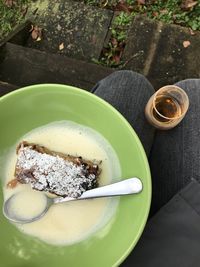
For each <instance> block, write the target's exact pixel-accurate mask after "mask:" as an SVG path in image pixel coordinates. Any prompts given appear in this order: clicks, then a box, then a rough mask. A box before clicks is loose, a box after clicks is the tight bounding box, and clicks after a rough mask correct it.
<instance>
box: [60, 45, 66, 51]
mask: <svg viewBox="0 0 200 267" xmlns="http://www.w3.org/2000/svg"><path fill="white" fill-rule="evenodd" d="M64 47H65V46H64V43H61V44H60V45H59V50H60V51H61V50H63V49H64Z"/></svg>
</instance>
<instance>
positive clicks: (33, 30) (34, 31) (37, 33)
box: [31, 25, 42, 42]
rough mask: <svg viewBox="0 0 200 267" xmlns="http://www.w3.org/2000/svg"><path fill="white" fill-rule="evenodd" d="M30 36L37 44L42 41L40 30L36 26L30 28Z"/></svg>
mask: <svg viewBox="0 0 200 267" xmlns="http://www.w3.org/2000/svg"><path fill="white" fill-rule="evenodd" d="M31 27H32V28H31V36H32V38H33V40H35V41H37V42H39V41H41V40H42V28H40V27H38V26H33V25H32V26H31Z"/></svg>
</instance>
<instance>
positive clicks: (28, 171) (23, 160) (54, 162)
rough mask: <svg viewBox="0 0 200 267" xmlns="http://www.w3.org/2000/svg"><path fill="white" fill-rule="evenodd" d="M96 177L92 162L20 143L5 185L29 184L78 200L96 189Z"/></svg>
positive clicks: (95, 169) (95, 167)
mask: <svg viewBox="0 0 200 267" xmlns="http://www.w3.org/2000/svg"><path fill="white" fill-rule="evenodd" d="M99 174H100V169H99V166H98V164H96V163H94V162H92V161H89V160H84V159H82V158H81V157H75V156H71V155H66V154H63V153H60V152H55V151H51V150H49V149H48V148H46V147H44V146H41V145H38V144H33V143H28V142H26V141H23V142H21V143H20V144H19V146H18V147H17V162H16V166H15V179H14V180H12V181H10V182H9V183H8V186H9V187H15V186H16V185H17V183H22V184H30V185H31V187H32V188H33V189H36V190H39V191H45V192H50V193H53V194H56V195H58V196H63V197H73V198H78V197H80V196H81V194H82V193H83V192H85V191H86V190H90V189H93V188H95V187H97V186H98V177H99Z"/></svg>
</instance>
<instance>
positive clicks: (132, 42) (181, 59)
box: [123, 16, 200, 89]
mask: <svg viewBox="0 0 200 267" xmlns="http://www.w3.org/2000/svg"><path fill="white" fill-rule="evenodd" d="M188 41H189V42H188ZM184 45H185V46H187V45H188V46H187V47H184ZM199 47H200V33H199V32H198V33H195V35H191V33H190V31H189V29H187V28H183V27H180V26H176V25H168V24H163V23H161V22H156V21H153V20H148V19H146V18H145V17H142V16H139V17H136V18H135V20H134V22H133V24H132V26H131V29H130V31H129V35H128V41H127V45H126V47H125V51H124V55H123V60H124V61H126V62H127V64H126V68H128V69H131V70H133V71H137V72H140V73H142V74H144V75H145V76H146V77H147V78H148V79H149V80H150V81H151V83H152V84H153V85H154V87H155V89H158V88H159V87H161V86H163V85H166V84H173V83H175V82H177V81H180V80H183V79H187V78H200V53H199Z"/></svg>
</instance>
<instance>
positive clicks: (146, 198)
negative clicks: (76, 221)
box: [0, 84, 151, 267]
mask: <svg viewBox="0 0 200 267" xmlns="http://www.w3.org/2000/svg"><path fill="white" fill-rule="evenodd" d="M60 120H71V121H74V122H77V123H80V124H83V125H85V126H89V127H91V128H93V129H95V130H97V131H98V132H99V133H101V134H102V135H103V136H104V137H105V138H106V139H107V140H108V141H109V142H110V144H111V145H112V146H113V148H114V149H115V151H116V153H117V155H118V157H119V161H120V164H121V169H122V178H128V177H134V176H136V177H139V178H141V180H142V183H143V186H144V189H143V191H142V192H141V193H140V194H138V195H133V196H123V197H121V198H120V201H119V205H118V208H117V211H116V214H115V216H114V217H113V221H112V224H111V223H110V224H109V225H107V226H105V227H104V228H102V229H100V230H98V231H97V232H96V233H95V234H93V235H92V236H91V237H89V238H88V239H86V240H84V241H82V242H80V243H76V244H74V245H70V246H63V247H59V246H52V245H48V244H46V243H43V242H42V241H39V240H37V239H36V238H33V237H31V236H28V235H25V234H22V233H21V232H19V230H17V228H16V227H15V226H14V225H12V224H11V223H9V222H8V221H7V220H6V219H5V218H4V216H3V214H2V212H1V213H0V236H1V238H0V265H1V266H3V267H41V266H48V267H55V266H56V267H79V266H80V267H98V266H99V267H107V266H108V267H111V266H118V265H119V264H120V263H121V262H122V261H123V260H124V259H125V258H126V257H127V255H128V254H129V253H130V251H131V250H132V249H133V247H134V246H135V245H136V243H137V241H138V239H139V237H140V235H141V233H142V231H143V229H144V226H145V223H146V220H147V217H148V213H149V208H150V202H151V177H150V171H149V165H148V161H147V158H146V155H145V152H144V149H143V147H142V145H141V143H140V141H139V139H138V137H137V135H136V133H135V132H134V130H133V129H132V128H131V126H130V125H129V124H128V122H127V121H126V120H125V119H124V118H123V116H122V115H121V114H120V113H119V112H118V111H116V110H115V109H114V108H113V107H112V106H111V105H109V104H108V103H106V102H105V101H103V100H102V99H100V98H99V97H97V96H95V95H93V94H91V93H88V92H86V91H83V90H81V89H77V88H74V87H71V86H66V85H58V84H41V85H33V86H29V87H25V88H22V89H20V90H17V91H14V92H12V93H10V94H7V95H6V96H4V97H1V98H0V125H1V129H0V156H2V155H3V152H4V151H5V150H6V149H8V148H9V147H11V146H13V145H14V144H15V143H16V141H17V140H18V139H19V138H20V137H21V136H23V135H24V134H25V133H27V132H29V131H30V130H32V129H34V128H36V127H39V126H42V125H45V124H47V123H50V122H53V121H60ZM1 173H2V172H1ZM1 179H3V177H1ZM0 205H1V207H2V205H3V195H2V188H1V190H0Z"/></svg>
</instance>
